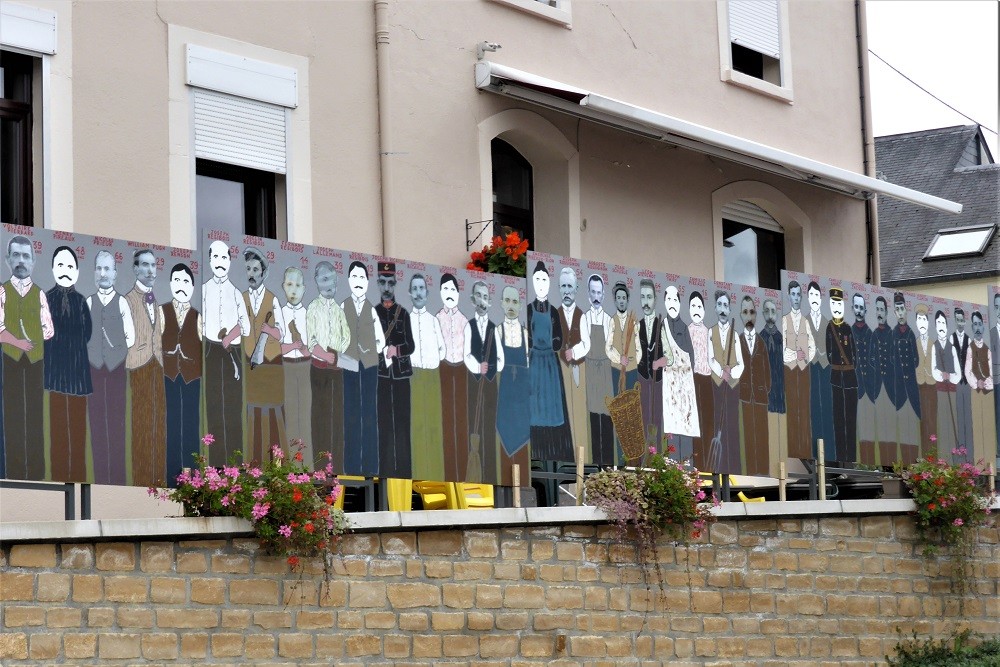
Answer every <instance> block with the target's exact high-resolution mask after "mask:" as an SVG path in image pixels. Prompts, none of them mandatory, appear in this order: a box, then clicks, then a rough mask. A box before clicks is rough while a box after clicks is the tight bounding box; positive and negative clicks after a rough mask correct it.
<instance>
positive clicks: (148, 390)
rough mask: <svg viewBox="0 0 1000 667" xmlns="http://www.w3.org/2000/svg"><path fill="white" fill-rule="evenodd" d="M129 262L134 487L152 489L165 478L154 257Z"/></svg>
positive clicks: (143, 251)
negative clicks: (132, 278)
mask: <svg viewBox="0 0 1000 667" xmlns="http://www.w3.org/2000/svg"><path fill="white" fill-rule="evenodd" d="M132 260H133V261H132V269H133V270H134V271H135V286H134V287H133V288H132V290H131V291H130V292H129V293H128V294H126V295H125V299H126V300H127V301H128V305H129V308H131V310H132V314H133V315H134V318H133V324H134V325H135V345H133V346H132V347H130V348H129V351H128V354H127V355H126V356H125V368H126V369H127V370H128V385H129V391H130V393H131V396H132V440H131V443H130V444H131V448H132V483H133V484H135V485H136V486H153V485H155V484H157V483H162V482H163V481H164V480H165V479H166V473H167V467H166V462H167V449H166V445H167V437H166V436H167V434H166V425H167V422H166V397H165V395H164V388H163V348H162V344H163V341H162V338H161V336H160V330H161V327H162V325H161V324H160V317H161V315H160V309H159V308H158V307H157V305H156V295H155V294H154V293H153V285H154V283H155V282H156V257H155V256H154V255H153V251H152V250H150V249H149V248H140V249H139V250H136V251H135V254H134V255H133V256H132Z"/></svg>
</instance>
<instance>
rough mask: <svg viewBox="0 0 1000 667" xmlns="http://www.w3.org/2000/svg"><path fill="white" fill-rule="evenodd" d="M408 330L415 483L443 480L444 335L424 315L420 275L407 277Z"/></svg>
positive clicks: (424, 293)
mask: <svg viewBox="0 0 1000 667" xmlns="http://www.w3.org/2000/svg"><path fill="white" fill-rule="evenodd" d="M410 303H412V304H413V310H411V311H410V330H411V331H412V332H413V346H414V349H413V356H412V357H411V360H412V361H413V377H412V378H410V390H411V392H412V396H413V406H412V411H411V415H410V443H411V446H412V447H413V452H412V456H411V460H412V462H413V476H414V478H415V479H432V480H443V479H444V478H445V474H444V450H443V449H442V447H441V443H442V441H443V439H444V432H443V430H442V427H441V373H440V372H439V371H438V368H439V367H440V365H441V360H442V359H444V355H445V346H444V335H443V334H442V333H441V323H440V322H438V320H437V318H436V317H434V316H433V315H431V314H430V313H429V312H427V278H426V277H425V276H423V275H421V274H419V273H414V274H413V276H411V277H410Z"/></svg>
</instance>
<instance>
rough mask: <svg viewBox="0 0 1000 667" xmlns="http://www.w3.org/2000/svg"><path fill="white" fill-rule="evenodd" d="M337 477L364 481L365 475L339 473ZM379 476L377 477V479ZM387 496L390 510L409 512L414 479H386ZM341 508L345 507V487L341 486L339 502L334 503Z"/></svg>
mask: <svg viewBox="0 0 1000 667" xmlns="http://www.w3.org/2000/svg"><path fill="white" fill-rule="evenodd" d="M337 479H339V480H342V481H345V482H349V481H353V482H363V481H365V478H364V477H358V476H357V475H338V476H337ZM377 479H378V478H376V480H377ZM385 488H386V498H387V499H388V501H389V511H390V512H409V511H410V510H412V509H413V480H412V479H392V478H386V479H385ZM333 506H334V507H336V508H337V509H339V510H343V509H344V487H341V491H340V495H339V496H337V502H335V503H334V504H333Z"/></svg>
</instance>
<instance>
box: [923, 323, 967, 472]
mask: <svg viewBox="0 0 1000 667" xmlns="http://www.w3.org/2000/svg"><path fill="white" fill-rule="evenodd" d="M934 329H935V331H936V332H937V340H936V341H934V345H933V346H932V347H931V376H932V377H933V378H934V382H935V386H936V388H937V442H936V443H935V444H936V445H937V447H938V451H939V452H941V453H942V454H945V455H947V454H948V453H949V452H951V451H952V450H953V449H956V448H957V447H958V406H957V405H956V404H955V398H956V397H955V393H956V392H955V389H956V388H957V387H958V383H959V381H960V380H961V379H962V373H961V372H960V371H959V370H958V369H959V362H958V352H957V351H956V350H955V348H954V346H952V344H951V341H950V340H948V317H947V316H946V315H945V314H944V311H943V310H939V311H937V312H936V313H934ZM921 406H923V403H921ZM925 411H926V410H925ZM960 458H961V459H962V460H964V457H960Z"/></svg>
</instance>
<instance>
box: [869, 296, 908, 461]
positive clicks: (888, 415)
mask: <svg viewBox="0 0 1000 667" xmlns="http://www.w3.org/2000/svg"><path fill="white" fill-rule="evenodd" d="M888 317H889V304H888V302H887V301H886V299H885V297H884V296H882V295H881V294H880V295H878V296H877V297H875V321H876V325H875V328H874V329H872V346H871V349H870V350H869V352H870V354H871V358H870V360H869V362H868V363H869V364H870V365H871V367H872V369H873V372H874V378H875V379H874V381H873V392H874V399H873V400H874V402H875V442H876V443H877V445H878V465H882V466H891V465H893V464H894V463H896V462H897V461H899V460H900V459H899V436H898V435H897V432H896V412H897V411H896V365H895V364H896V362H895V359H894V357H893V335H892V327H890V326H889V324H888Z"/></svg>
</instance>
